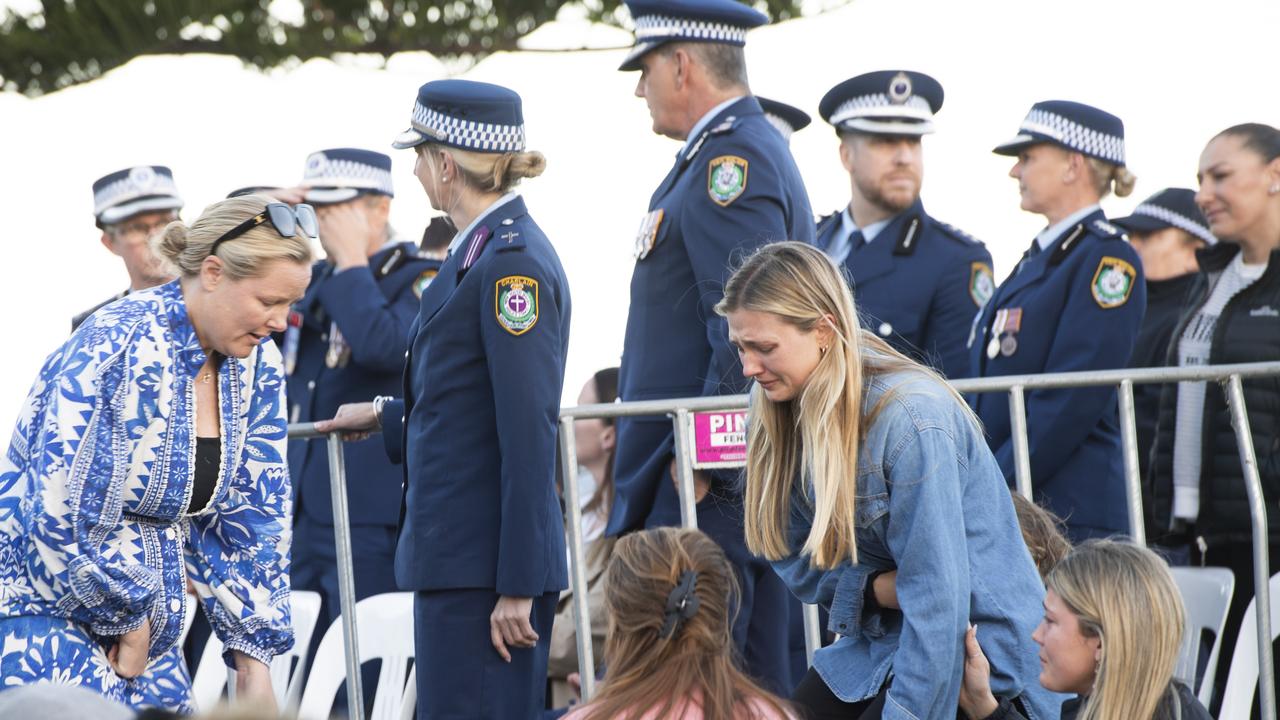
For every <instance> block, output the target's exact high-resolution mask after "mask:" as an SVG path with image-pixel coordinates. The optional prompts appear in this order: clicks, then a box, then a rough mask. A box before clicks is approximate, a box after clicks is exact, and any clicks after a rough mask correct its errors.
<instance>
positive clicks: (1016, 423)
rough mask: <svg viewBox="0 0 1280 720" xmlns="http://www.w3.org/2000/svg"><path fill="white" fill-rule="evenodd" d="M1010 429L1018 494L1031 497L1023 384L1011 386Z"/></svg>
mask: <svg viewBox="0 0 1280 720" xmlns="http://www.w3.org/2000/svg"><path fill="white" fill-rule="evenodd" d="M1009 422H1010V426H1009V430H1010V432H1011V434H1012V435H1013V475H1014V481H1015V483H1016V485H1017V487H1018V494H1019V495H1021V496H1022V497H1024V498H1026V499H1028V500H1031V501H1032V502H1034V501H1035V499H1034V498H1032V497H1031V446H1030V444H1028V442H1027V398H1026V395H1024V394H1023V392H1022V386H1021V385H1014V386H1013V387H1011V388H1009Z"/></svg>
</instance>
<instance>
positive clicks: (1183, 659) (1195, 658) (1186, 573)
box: [1169, 567, 1236, 707]
mask: <svg viewBox="0 0 1280 720" xmlns="http://www.w3.org/2000/svg"><path fill="white" fill-rule="evenodd" d="M1169 570H1170V571H1171V572H1172V573H1173V581H1174V583H1175V584H1177V586H1178V592H1179V593H1180V594H1181V595H1182V604H1183V605H1184V606H1185V607H1186V609H1187V625H1186V630H1185V631H1184V632H1183V635H1182V647H1181V648H1180V649H1179V650H1178V665H1177V667H1176V668H1175V669H1174V671H1173V676H1174V677H1175V678H1177V679H1178V680H1181V681H1182V682H1184V683H1186V684H1187V687H1189V688H1192V689H1193V690H1195V689H1197V688H1198V689H1199V693H1198V696H1199V698H1200V703H1201V704H1202V705H1204V706H1205V707H1209V703H1210V701H1211V700H1212V699H1213V679H1214V676H1215V675H1216V674H1217V669H1218V653H1219V652H1220V651H1221V650H1222V628H1223V627H1224V626H1225V625H1226V624H1227V610H1229V609H1230V608H1231V595H1232V593H1234V592H1235V587H1236V576H1235V575H1234V574H1233V573H1232V572H1231V571H1230V570H1228V569H1227V568H1214V567H1210V568H1201V567H1173V568H1169ZM1205 630H1208V631H1209V632H1211V633H1213V646H1212V648H1210V650H1209V664H1208V666H1207V667H1206V669H1205V673H1204V678H1203V679H1201V680H1200V682H1199V683H1197V682H1196V669H1197V665H1198V664H1199V661H1200V639H1201V638H1202V637H1203V636H1204V631H1205Z"/></svg>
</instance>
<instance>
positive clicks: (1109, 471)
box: [969, 100, 1147, 542]
mask: <svg viewBox="0 0 1280 720" xmlns="http://www.w3.org/2000/svg"><path fill="white" fill-rule="evenodd" d="M995 152H996V153H997V154H1000V155H1009V156H1012V157H1015V158H1017V159H1016V161H1015V162H1014V164H1013V167H1012V168H1010V170H1009V176H1010V177H1012V178H1014V179H1015V180H1017V181H1018V192H1019V195H1020V197H1021V207H1022V209H1023V210H1025V211H1026V212H1029V213H1033V214H1036V215H1041V216H1043V217H1044V219H1045V222H1046V226H1045V228H1044V229H1043V230H1041V231H1040V232H1039V233H1038V234H1037V235H1036V238H1035V240H1034V241H1032V243H1031V247H1030V248H1028V249H1027V251H1026V253H1025V254H1023V256H1022V260H1021V261H1020V262H1019V263H1018V265H1017V267H1015V268H1014V270H1013V272H1012V273H1010V274H1009V276H1008V277H1007V278H1005V279H1004V282H1003V283H1002V284H1001V285H1000V287H999V288H998V289H997V290H996V292H995V295H993V296H992V298H991V301H990V302H988V303H987V305H986V307H984V308H983V309H982V310H981V311H980V312H979V313H978V315H977V317H975V318H974V321H973V326H972V327H971V328H970V332H969V359H970V361H971V363H972V367H973V374H974V375H975V376H977V377H995V376H999V375H1031V374H1039V373H1057V372H1072V371H1087V370H1106V369H1113V368H1124V367H1128V365H1129V356H1130V355H1131V354H1132V353H1133V344H1134V339H1135V338H1136V337H1137V335H1138V329H1139V327H1140V326H1141V324H1142V316H1143V312H1144V311H1145V309H1146V305H1147V291H1146V283H1145V282H1144V281H1143V274H1142V263H1141V261H1140V260H1139V259H1138V254H1137V252H1136V251H1134V249H1133V248H1132V247H1130V245H1129V243H1128V242H1126V241H1125V237H1124V234H1123V233H1122V232H1121V231H1120V230H1119V229H1118V228H1117V227H1115V226H1114V225H1112V224H1111V223H1109V222H1107V218H1106V216H1105V215H1104V214H1103V212H1102V208H1101V206H1100V204H1099V203H1100V202H1101V201H1102V199H1103V198H1104V197H1106V196H1107V195H1109V194H1110V193H1113V192H1114V193H1115V194H1116V195H1118V196H1121V197H1123V196H1126V195H1128V194H1129V193H1130V192H1132V191H1133V185H1134V182H1135V179H1134V177H1133V174H1132V173H1131V172H1129V170H1128V168H1127V166H1126V165H1125V139H1124V123H1123V122H1121V120H1120V118H1118V117H1116V116H1115V115H1112V114H1110V113H1108V112H1105V111H1102V110H1099V109H1098V108H1095V107H1091V106H1089V105H1084V104H1082V103H1077V102H1069V101H1065V100H1049V101H1046V102H1040V103H1036V104H1035V105H1034V106H1033V107H1032V108H1031V112H1029V113H1028V114H1027V117H1026V119H1024V120H1023V121H1022V125H1021V126H1020V127H1019V129H1018V134H1017V136H1016V137H1014V138H1013V139H1012V140H1009V141H1008V142H1005V143H1003V144H1001V145H999V146H997V147H996V148H995ZM969 402H970V404H971V405H972V406H973V408H974V411H975V412H976V413H977V415H978V418H979V419H980V420H981V421H982V426H983V428H985V430H986V433H987V441H988V443H989V444H990V446H991V450H992V452H994V453H995V456H996V460H997V461H999V463H1000V469H1001V470H1002V471H1003V472H1004V476H1005V480H1006V481H1008V482H1009V484H1010V485H1013V484H1014V482H1015V479H1016V477H1015V467H1014V466H1015V463H1014V458H1013V444H1014V437H1013V430H1012V422H1011V420H1010V416H1009V402H1008V399H1007V398H1006V397H1005V396H1004V394H1003V393H985V394H981V395H975V396H973V397H971V398H970V400H969ZM1026 412H1027V441H1028V444H1029V445H1030V449H1031V483H1032V487H1033V488H1034V490H1035V500H1036V501H1037V502H1038V503H1040V504H1041V505H1044V506H1045V508H1046V509H1048V510H1049V511H1050V512H1052V513H1053V514H1054V515H1057V516H1058V517H1060V518H1063V519H1064V520H1065V521H1066V526H1067V535H1068V537H1069V538H1070V539H1071V540H1072V541H1073V542H1080V541H1082V540H1085V539H1087V538H1090V537H1105V536H1108V535H1112V534H1115V533H1120V532H1128V531H1129V518H1128V513H1127V512H1126V508H1127V507H1128V506H1127V504H1126V503H1125V489H1124V468H1123V462H1122V458H1123V454H1122V453H1121V451H1120V424H1119V417H1118V416H1117V413H1116V393H1115V389H1114V388H1112V387H1100V388H1079V389H1066V390H1035V391H1032V392H1029V393H1027V396H1026Z"/></svg>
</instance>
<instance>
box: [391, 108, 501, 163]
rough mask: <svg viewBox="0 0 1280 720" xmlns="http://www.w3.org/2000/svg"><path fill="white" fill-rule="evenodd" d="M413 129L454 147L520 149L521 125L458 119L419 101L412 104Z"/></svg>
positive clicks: (499, 149)
mask: <svg viewBox="0 0 1280 720" xmlns="http://www.w3.org/2000/svg"><path fill="white" fill-rule="evenodd" d="M413 129H414V130H417V131H418V132H420V133H423V134H424V135H427V136H429V137H432V138H434V139H436V140H438V141H439V142H443V143H446V144H449V145H454V146H456V147H461V148H466V149H468V150H479V151H481V152H524V126H523V125H494V124H490V123H482V122H475V121H474V120H460V119H458V118H455V117H450V116H449V115H445V114H443V113H439V112H436V111H435V110H432V109H431V108H429V107H426V106H424V105H422V104H421V103H414V105H413Z"/></svg>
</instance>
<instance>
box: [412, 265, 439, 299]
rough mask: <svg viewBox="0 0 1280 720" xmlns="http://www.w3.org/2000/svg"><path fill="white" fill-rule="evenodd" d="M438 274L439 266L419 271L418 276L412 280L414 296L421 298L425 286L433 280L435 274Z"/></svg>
mask: <svg viewBox="0 0 1280 720" xmlns="http://www.w3.org/2000/svg"><path fill="white" fill-rule="evenodd" d="M439 274H440V268H431V269H429V270H423V271H422V272H421V273H419V274H418V277H417V278H415V279H414V281H413V294H414V296H415V297H417V298H418V299H419V300H421V299H422V293H423V291H425V290H426V289H427V286H428V285H430V284H431V281H432V280H435V279H436V275H439Z"/></svg>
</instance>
